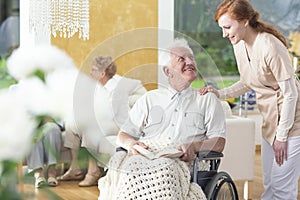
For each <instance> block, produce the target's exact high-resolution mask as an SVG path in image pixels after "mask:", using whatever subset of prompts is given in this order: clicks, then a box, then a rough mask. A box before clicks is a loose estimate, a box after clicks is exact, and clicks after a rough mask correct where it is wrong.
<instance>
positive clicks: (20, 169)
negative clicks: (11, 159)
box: [17, 161, 24, 193]
mask: <svg viewBox="0 0 300 200" xmlns="http://www.w3.org/2000/svg"><path fill="white" fill-rule="evenodd" d="M17 173H18V191H19V192H21V193H23V192H24V183H23V162H22V161H20V162H19V164H18V169H17Z"/></svg>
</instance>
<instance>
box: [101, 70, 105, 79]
mask: <svg viewBox="0 0 300 200" xmlns="http://www.w3.org/2000/svg"><path fill="white" fill-rule="evenodd" d="M105 75H106V73H105V70H104V71H103V72H101V78H103V77H104V76H105Z"/></svg>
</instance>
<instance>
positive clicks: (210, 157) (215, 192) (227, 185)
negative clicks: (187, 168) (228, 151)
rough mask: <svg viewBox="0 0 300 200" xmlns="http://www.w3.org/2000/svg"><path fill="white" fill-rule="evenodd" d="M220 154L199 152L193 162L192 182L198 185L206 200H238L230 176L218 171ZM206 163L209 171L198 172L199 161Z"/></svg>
mask: <svg viewBox="0 0 300 200" xmlns="http://www.w3.org/2000/svg"><path fill="white" fill-rule="evenodd" d="M222 157H223V154H222V153H219V152H215V151H201V152H198V153H197V157H196V158H195V160H194V166H193V174H192V181H193V182H195V183H197V184H199V185H200V186H201V188H202V190H203V191H204V193H205V195H206V197H207V199H208V200H217V199H218V200H238V199H239V197H238V192H237V190H236V186H235V184H234V182H233V180H232V179H231V177H230V175H229V174H228V173H227V172H225V171H218V168H219V165H220V163H221V158H222ZM202 160H204V161H208V162H209V164H210V169H209V171H198V164H199V161H202Z"/></svg>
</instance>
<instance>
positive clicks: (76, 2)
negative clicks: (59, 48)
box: [29, 0, 89, 40]
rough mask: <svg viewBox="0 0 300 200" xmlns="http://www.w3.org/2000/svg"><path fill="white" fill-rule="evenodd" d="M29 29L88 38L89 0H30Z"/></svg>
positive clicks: (54, 34)
mask: <svg viewBox="0 0 300 200" xmlns="http://www.w3.org/2000/svg"><path fill="white" fill-rule="evenodd" d="M29 9H30V10H29V15H30V16H29V26H30V31H31V32H33V33H35V34H37V33H39V34H41V33H42V34H45V35H47V34H52V35H53V36H54V37H57V35H58V36H60V37H63V38H71V37H72V36H74V34H75V33H77V32H78V37H79V38H81V39H83V40H88V39H89V0H30V5H29Z"/></svg>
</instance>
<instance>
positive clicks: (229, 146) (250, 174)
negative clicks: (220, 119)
mask: <svg viewBox="0 0 300 200" xmlns="http://www.w3.org/2000/svg"><path fill="white" fill-rule="evenodd" d="M222 105H223V109H224V111H225V114H226V145H225V148H224V151H223V154H224V158H223V159H222V162H221V164H220V167H219V170H222V171H226V172H227V173H228V174H230V176H231V177H232V179H233V180H234V181H244V195H243V196H244V199H252V187H253V186H252V183H253V180H254V157H255V121H254V120H253V119H249V118H244V117H238V116H233V115H232V113H231V110H230V108H229V105H228V104H227V103H226V102H225V103H224V102H222Z"/></svg>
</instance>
